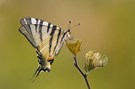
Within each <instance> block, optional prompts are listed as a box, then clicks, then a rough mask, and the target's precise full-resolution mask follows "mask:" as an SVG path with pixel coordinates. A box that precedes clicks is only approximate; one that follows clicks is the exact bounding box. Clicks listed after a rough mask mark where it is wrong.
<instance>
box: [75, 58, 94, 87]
mask: <svg viewBox="0 0 135 89" xmlns="http://www.w3.org/2000/svg"><path fill="white" fill-rule="evenodd" d="M73 59H74V65H75V67H76V68H77V69H78V71H79V72H80V73H81V75H82V76H83V78H84V80H85V83H86V84H87V87H88V89H91V88H90V85H89V82H88V79H87V75H86V74H85V73H83V71H82V70H81V68H80V67H79V65H78V61H77V59H76V56H75V57H74V58H73Z"/></svg>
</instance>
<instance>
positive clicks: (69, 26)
mask: <svg viewBox="0 0 135 89" xmlns="http://www.w3.org/2000/svg"><path fill="white" fill-rule="evenodd" d="M70 24H71V21H69V24H68V29H69V27H70Z"/></svg>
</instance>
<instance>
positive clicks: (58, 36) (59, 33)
mask: <svg viewBox="0 0 135 89" xmlns="http://www.w3.org/2000/svg"><path fill="white" fill-rule="evenodd" d="M60 35H61V28H60V29H59V32H58V35H57V41H56V45H55V47H54V49H53V53H54V52H55V50H56V47H57V45H58V41H59V38H60Z"/></svg>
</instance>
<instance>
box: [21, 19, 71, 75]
mask: <svg viewBox="0 0 135 89" xmlns="http://www.w3.org/2000/svg"><path fill="white" fill-rule="evenodd" d="M20 23H21V25H22V26H21V27H20V29H19V31H20V32H21V33H22V34H23V35H24V36H25V37H26V38H27V40H28V41H29V42H30V43H31V45H32V46H33V47H34V48H35V49H36V52H37V57H38V59H39V60H38V62H39V67H38V69H37V71H36V72H35V73H37V72H38V73H37V75H38V74H39V73H40V71H45V72H49V71H50V69H51V64H52V63H53V60H54V57H55V56H56V55H58V53H59V52H60V50H61V48H62V46H63V45H64V44H65V43H66V42H67V41H68V40H69V39H70V37H71V36H70V30H69V29H67V30H65V31H64V30H62V29H61V28H60V27H57V26H56V25H53V24H51V23H49V22H46V21H43V20H40V19H37V18H29V17H25V18H23V19H21V20H20Z"/></svg>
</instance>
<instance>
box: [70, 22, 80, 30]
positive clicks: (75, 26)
mask: <svg viewBox="0 0 135 89" xmlns="http://www.w3.org/2000/svg"><path fill="white" fill-rule="evenodd" d="M79 25H80V23H78V24H76V25H73V26H71V27H70V29H71V28H73V27H76V26H79Z"/></svg>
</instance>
